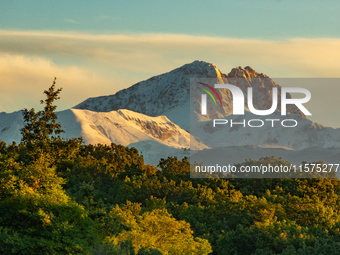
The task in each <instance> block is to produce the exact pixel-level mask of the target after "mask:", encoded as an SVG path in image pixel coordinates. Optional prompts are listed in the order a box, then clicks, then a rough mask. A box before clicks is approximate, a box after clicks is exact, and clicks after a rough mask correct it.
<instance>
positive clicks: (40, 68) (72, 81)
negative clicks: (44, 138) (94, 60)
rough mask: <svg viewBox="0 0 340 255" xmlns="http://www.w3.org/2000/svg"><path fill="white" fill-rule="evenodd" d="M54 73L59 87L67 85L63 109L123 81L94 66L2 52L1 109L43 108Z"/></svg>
mask: <svg viewBox="0 0 340 255" xmlns="http://www.w3.org/2000/svg"><path fill="white" fill-rule="evenodd" d="M54 77H57V87H62V88H63V92H62V94H61V98H62V100H60V101H58V104H57V105H58V106H59V108H58V109H59V110H62V109H66V108H71V107H73V106H75V105H76V104H78V103H80V102H81V101H83V100H85V99H87V98H88V97H90V96H100V95H103V94H105V93H107V92H108V91H109V90H108V87H110V86H112V85H113V86H114V85H116V86H117V85H119V84H115V81H114V80H113V79H112V77H105V76H104V75H101V74H100V73H98V72H95V71H93V70H91V69H86V68H80V67H77V66H61V65H56V64H54V63H52V62H51V61H50V60H48V59H45V58H41V57H27V56H23V55H14V54H8V53H0V91H1V95H0V99H1V100H0V111H7V112H11V111H15V110H20V109H23V108H36V109H39V108H41V106H40V104H39V101H40V100H41V99H43V98H44V95H43V91H44V90H46V89H47V88H48V87H49V86H50V85H51V84H52V81H53V78H54ZM113 92H115V91H113V90H112V93H113Z"/></svg>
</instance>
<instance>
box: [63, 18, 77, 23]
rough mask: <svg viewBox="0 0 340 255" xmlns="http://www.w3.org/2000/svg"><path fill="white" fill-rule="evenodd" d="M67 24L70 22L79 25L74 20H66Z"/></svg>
mask: <svg viewBox="0 0 340 255" xmlns="http://www.w3.org/2000/svg"><path fill="white" fill-rule="evenodd" d="M64 20H65V21H66V22H70V23H77V22H76V21H75V20H73V19H64Z"/></svg>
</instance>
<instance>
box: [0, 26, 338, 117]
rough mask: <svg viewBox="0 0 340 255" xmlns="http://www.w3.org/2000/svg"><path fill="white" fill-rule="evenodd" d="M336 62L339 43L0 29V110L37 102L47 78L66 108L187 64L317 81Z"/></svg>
mask: <svg viewBox="0 0 340 255" xmlns="http://www.w3.org/2000/svg"><path fill="white" fill-rule="evenodd" d="M338 59H340V39H318V38H317V39H305V38H295V39H287V40H277V41H274V40H257V39H237V38H223V37H207V36H192V35H176V34H130V35H127V34H125V35H123V34H120V35H96V34H79V33H71V32H70V33H64V32H63V33H62V32H53V31H52V32H48V31H6V30H0V88H1V91H2V94H1V103H0V107H1V108H2V109H0V111H2V110H6V111H9V109H12V110H18V109H21V108H22V107H28V108H29V107H30V105H27V104H31V103H32V101H36V102H38V101H39V99H41V94H39V93H42V91H43V90H44V89H46V88H47V87H48V85H49V84H50V83H51V82H52V80H53V77H54V76H57V77H58V82H60V84H61V85H60V86H62V87H64V91H65V92H64V95H62V97H63V102H64V103H63V108H66V107H72V106H74V105H76V104H78V103H80V102H81V101H82V100H84V99H86V98H87V97H93V96H99V95H106V94H113V93H114V92H116V91H118V90H120V89H122V88H124V87H128V86H131V85H133V84H134V83H135V82H137V81H140V80H144V79H147V78H149V77H151V76H153V75H158V74H161V73H164V72H167V71H170V70H172V69H174V68H177V67H179V66H182V65H183V64H186V63H190V62H192V61H194V60H204V61H207V62H212V63H214V64H215V65H216V66H217V67H219V68H220V69H221V71H222V72H224V73H228V72H229V71H230V69H231V68H233V67H236V66H246V65H250V66H252V67H253V68H254V69H255V70H256V71H258V72H263V73H266V74H267V75H269V76H270V77H272V78H275V77H324V78H325V77H339V75H340V65H339V63H338ZM66 90H67V91H68V92H67V93H66ZM37 91H38V92H39V93H38V95H37ZM20 93H21V94H20ZM20 95H21V96H20ZM28 98H29V99H30V100H28ZM24 103H25V104H24Z"/></svg>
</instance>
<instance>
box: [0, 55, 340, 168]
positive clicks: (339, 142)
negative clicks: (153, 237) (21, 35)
mask: <svg viewBox="0 0 340 255" xmlns="http://www.w3.org/2000/svg"><path fill="white" fill-rule="evenodd" d="M191 78H213V79H217V80H218V81H219V83H225V84H227V83H229V84H234V85H236V86H238V87H239V88H240V89H241V90H242V91H243V92H244V94H245V95H246V93H245V92H246V90H247V88H248V87H252V88H253V105H254V107H255V108H257V109H259V110H261V109H268V108H270V106H271V94H272V88H273V87H277V88H278V92H279V95H280V93H281V86H280V85H279V84H277V83H275V81H273V80H272V79H270V78H269V77H268V76H267V75H265V74H263V73H257V72H256V71H254V70H253V69H252V68H251V67H249V66H247V67H245V68H242V67H237V68H234V69H232V70H231V72H229V74H227V75H226V74H224V73H222V72H221V71H220V70H219V69H218V68H217V67H216V66H215V65H214V64H211V63H207V62H203V61H194V62H193V63H190V64H186V65H184V66H182V67H180V68H177V69H175V70H172V71H170V72H168V73H165V74H161V75H158V76H154V77H152V78H150V79H148V80H146V81H141V82H139V83H137V84H135V85H133V86H131V87H129V88H127V89H123V90H121V91H119V92H117V93H116V94H114V95H109V96H102V97H95V98H89V99H87V100H85V101H84V102H82V103H80V104H78V105H76V106H75V107H74V108H72V109H69V110H65V111H61V112H58V113H57V115H58V120H59V121H60V123H61V124H62V128H63V129H64V130H65V131H66V132H65V133H64V134H63V137H65V138H73V137H79V136H82V137H83V139H84V141H85V142H86V143H87V144H97V143H103V144H109V143H111V142H114V143H117V144H122V145H124V146H133V147H136V148H137V149H138V150H140V151H141V152H142V154H143V155H144V159H145V161H146V163H150V164H155V165H157V163H158V161H159V159H160V158H161V157H163V158H166V157H167V156H174V155H176V156H178V157H180V158H182V157H183V156H189V152H188V149H189V147H190V150H191V151H202V150H209V149H211V148H212V149H214V148H217V147H220V146H222V145H223V146H226V145H227V146H230V147H233V148H234V147H235V146H243V147H242V148H243V150H246V151H247V153H245V154H244V155H247V156H249V157H250V156H253V155H254V156H255V157H256V155H257V153H258V151H259V150H257V151H256V152H255V149H256V148H258V147H261V148H264V147H265V148H268V146H269V147H271V148H276V149H275V153H278V154H280V153H279V152H280V150H281V151H282V152H284V153H283V154H284V155H287V157H289V153H288V154H287V150H288V151H291V150H295V154H294V155H295V156H294V157H296V155H298V154H299V153H300V154H301V157H302V158H303V157H306V156H307V154H306V151H307V152H308V148H311V147H314V146H317V147H319V149H318V150H317V151H318V152H319V150H321V151H322V149H325V150H326V148H335V149H339V148H340V129H333V128H328V127H324V126H323V125H321V124H318V123H314V122H312V121H310V120H308V119H307V118H306V116H305V115H304V114H303V113H302V112H301V111H300V110H299V109H298V108H297V107H295V105H289V106H288V107H287V113H288V115H287V116H291V117H292V118H294V119H298V120H299V125H298V126H297V127H296V128H294V129H289V128H288V129H283V128H282V127H281V126H277V127H275V128H272V127H270V126H268V127H266V128H261V129H259V130H255V131H254V130H252V132H249V129H247V128H236V127H233V128H230V127H229V128H228V127H225V128H223V129H222V128H218V129H211V125H209V121H211V119H213V118H226V117H228V116H230V114H231V113H232V96H231V93H230V92H229V90H227V89H220V90H219V93H220V95H221V99H222V103H223V104H222V107H220V109H219V111H218V112H216V111H209V109H210V108H211V107H214V106H213V104H212V102H208V112H209V113H210V115H209V114H208V115H206V117H205V118H202V116H199V114H198V112H199V107H200V104H198V103H197V109H194V110H195V112H197V118H196V119H194V120H193V118H192V116H190V104H189V102H190V99H191V98H190V97H191V96H192V95H190V79H191ZM287 97H288V98H289V97H291V95H287ZM279 98H280V97H279ZM246 102H247V98H245V110H246V114H245V116H244V117H243V118H245V119H250V118H254V115H253V114H252V113H250V112H249V111H247V110H248V109H247V105H246ZM280 110H281V109H280V101H279V104H278V108H277V111H276V112H275V113H274V116H276V118H277V119H280V118H282V116H281V114H280ZM190 119H191V122H192V121H194V122H195V130H194V131H195V132H193V133H192V134H194V135H192V134H191V135H190V133H189V132H190ZM256 119H263V120H264V117H262V116H256ZM23 125H24V122H23V117H22V112H21V111H19V112H14V113H0V140H3V141H5V142H6V143H11V142H13V141H15V142H17V143H18V142H20V131H19V130H20V128H22V127H23ZM191 131H193V130H191ZM212 134H213V135H212ZM216 137H218V139H217V138H216ZM190 141H191V143H190ZM249 145H250V146H249ZM244 146H245V147H244ZM252 146H253V147H252ZM262 151H265V150H263V149H262ZM267 152H268V150H267ZM201 153H202V152H201ZM228 153H229V154H230V153H231V151H230V150H229V152H228ZM321 154H322V153H321ZM321 154H320V153H319V154H318V155H321ZM335 155H336V154H335ZM337 155H339V154H337ZM290 157H291V156H290ZM234 158H236V154H235V157H234ZM296 158H298V157H296ZM315 160H318V159H315ZM329 160H332V159H329ZM333 163H339V162H333Z"/></svg>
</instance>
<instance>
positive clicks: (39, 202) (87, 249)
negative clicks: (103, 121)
mask: <svg viewBox="0 0 340 255" xmlns="http://www.w3.org/2000/svg"><path fill="white" fill-rule="evenodd" d="M55 85H56V84H55V80H54V82H53V84H52V86H51V87H50V88H49V89H48V90H46V91H45V95H46V99H45V100H44V101H42V103H43V104H44V109H43V110H41V111H38V112H35V110H34V109H31V110H25V111H24V119H25V127H24V128H23V129H22V130H21V133H22V142H21V143H20V144H15V143H13V144H10V145H6V144H5V143H4V142H0V253H1V254H12V253H14V254H138V255H142V254H144V255H146V254H149V255H156V254H157V255H160V254H164V255H165V254H169V255H171V254H176V255H177V254H183V255H186V254H193V255H194V254H202V255H203V254H221V255H222V254H223V255H226V254H230V255H236V254H240V255H243V254H244V255H248V254H249V255H251V254H253V255H255V254H264V255H269V254H282V255H288V254H299V255H302V254H306V255H307V254H308V255H309V254H315V255H316V254H318V255H319V254H338V253H339V248H340V235H339V234H340V215H339V211H340V182H339V180H338V179H336V178H322V179H321V178H320V179H319V178H309V179H258V178H257V179H223V178H207V179H192V178H190V163H189V161H188V159H187V158H183V159H181V160H179V159H177V158H176V157H169V158H167V159H161V160H160V162H159V165H158V167H155V166H151V165H145V164H144V161H143V157H142V156H141V155H140V154H139V153H138V151H137V150H136V149H134V148H128V147H124V146H121V145H117V144H111V145H110V146H108V145H100V144H98V145H85V144H84V143H83V141H82V139H81V138H75V139H62V138H60V136H59V135H60V134H61V133H62V132H63V130H62V129H61V126H60V124H59V123H58V121H57V118H56V115H55V110H56V106H55V105H53V103H54V101H55V100H57V99H59V94H60V92H61V89H56V88H55ZM260 161H261V163H266V162H267V161H268V162H270V163H271V164H272V165H275V164H277V165H278V164H282V159H279V158H274V157H272V158H262V159H260ZM286 163H288V162H286ZM246 164H259V161H257V160H249V161H247V162H246Z"/></svg>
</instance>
